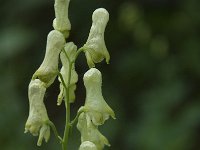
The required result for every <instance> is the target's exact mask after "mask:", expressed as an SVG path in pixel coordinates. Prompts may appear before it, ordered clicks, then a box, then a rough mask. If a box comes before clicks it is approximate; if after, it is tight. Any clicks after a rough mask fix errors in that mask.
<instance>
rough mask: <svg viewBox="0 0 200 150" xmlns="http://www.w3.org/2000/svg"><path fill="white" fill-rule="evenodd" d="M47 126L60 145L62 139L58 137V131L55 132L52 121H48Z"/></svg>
mask: <svg viewBox="0 0 200 150" xmlns="http://www.w3.org/2000/svg"><path fill="white" fill-rule="evenodd" d="M47 124H48V125H49V126H50V127H51V128H52V130H53V133H54V135H55V136H56V138H57V139H58V140H59V142H60V143H62V138H61V137H60V136H59V134H58V131H57V129H56V126H55V125H54V123H53V122H52V121H50V120H48V122H47Z"/></svg>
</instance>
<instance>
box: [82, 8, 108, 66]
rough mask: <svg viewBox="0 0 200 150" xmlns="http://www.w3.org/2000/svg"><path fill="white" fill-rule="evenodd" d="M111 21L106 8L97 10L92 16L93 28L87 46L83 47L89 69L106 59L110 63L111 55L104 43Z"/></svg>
mask: <svg viewBox="0 0 200 150" xmlns="http://www.w3.org/2000/svg"><path fill="white" fill-rule="evenodd" d="M108 20H109V13H108V11H107V10H106V9H104V8H99V9H96V10H95V11H94V12H93V15H92V27H91V29H90V33H89V37H88V39H87V42H86V44H85V45H84V46H83V49H84V51H85V55H86V59H87V63H88V65H89V67H90V68H91V67H94V66H95V63H99V62H101V61H102V60H103V59H104V58H105V59H106V62H107V63H109V60H110V55H109V52H108V50H107V48H106V44H105V41H104V32H105V28H106V25H107V23H108Z"/></svg>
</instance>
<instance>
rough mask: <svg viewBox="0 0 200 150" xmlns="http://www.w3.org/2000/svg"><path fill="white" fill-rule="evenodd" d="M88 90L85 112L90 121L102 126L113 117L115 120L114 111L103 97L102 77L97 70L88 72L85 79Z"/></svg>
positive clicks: (93, 69)
mask: <svg viewBox="0 0 200 150" xmlns="http://www.w3.org/2000/svg"><path fill="white" fill-rule="evenodd" d="M83 81H84V85H85V88H86V100H85V105H84V111H85V112H86V117H87V118H89V119H88V120H92V122H93V123H94V124H95V125H101V124H103V123H104V121H105V120H107V119H108V118H109V116H111V117H112V118H114V119H115V113H114V111H113V110H112V109H111V108H110V107H109V106H108V104H107V103H106V101H105V100H104V98H103V95H102V89H101V86H102V76H101V72H100V71H99V70H98V69H96V68H91V69H90V70H88V71H87V72H86V73H85V74H84V77H83Z"/></svg>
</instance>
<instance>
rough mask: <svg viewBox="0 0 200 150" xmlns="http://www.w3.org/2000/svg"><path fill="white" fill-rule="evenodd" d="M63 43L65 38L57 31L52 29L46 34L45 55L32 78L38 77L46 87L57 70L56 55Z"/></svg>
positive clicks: (54, 76)
mask: <svg viewBox="0 0 200 150" xmlns="http://www.w3.org/2000/svg"><path fill="white" fill-rule="evenodd" d="M64 44H65V38H64V36H63V34H62V33H60V32H59V31H56V30H53V31H51V32H50V33H49V34H48V37H47V46H46V53H45V57H44V60H43V62H42V64H41V65H40V67H39V68H38V70H37V71H36V72H35V73H34V75H33V79H36V78H39V79H40V80H41V81H42V82H44V83H45V84H46V85H45V86H46V87H48V86H50V85H51V84H52V83H53V82H54V80H55V78H56V76H57V72H58V57H59V54H60V51H61V49H62V48H63V47H64Z"/></svg>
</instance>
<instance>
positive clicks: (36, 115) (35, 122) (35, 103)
mask: <svg viewBox="0 0 200 150" xmlns="http://www.w3.org/2000/svg"><path fill="white" fill-rule="evenodd" d="M45 92H46V88H45V85H44V83H43V82H41V81H40V80H39V79H35V80H32V81H31V82H30V84H29V91H28V97H29V106H30V108H29V117H28V120H27V122H26V125H25V133H26V132H30V133H31V134H33V135H34V136H37V135H38V134H39V132H40V137H39V142H38V145H41V144H42V139H43V137H44V138H45V140H46V141H48V139H49V137H50V128H49V127H48V125H46V122H47V121H48V120H49V118H48V115H47V111H46V108H45V105H44V103H43V98H44V94H45Z"/></svg>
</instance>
